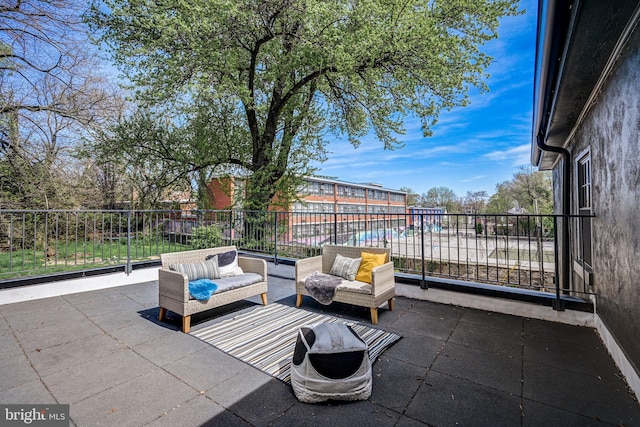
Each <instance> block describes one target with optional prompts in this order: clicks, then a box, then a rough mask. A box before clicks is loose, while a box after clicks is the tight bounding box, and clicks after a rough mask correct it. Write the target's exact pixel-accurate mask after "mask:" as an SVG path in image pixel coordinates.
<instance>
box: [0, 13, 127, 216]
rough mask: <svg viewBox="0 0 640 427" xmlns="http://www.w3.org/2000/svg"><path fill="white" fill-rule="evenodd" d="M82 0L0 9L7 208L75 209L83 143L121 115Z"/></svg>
mask: <svg viewBox="0 0 640 427" xmlns="http://www.w3.org/2000/svg"><path fill="white" fill-rule="evenodd" d="M86 7H87V5H86V3H85V2H82V1H80V0H15V1H2V2H0V203H2V207H4V208H7V207H9V208H61V207H72V206H73V207H76V206H78V204H77V203H76V198H75V195H76V193H75V191H74V186H73V185H70V184H71V183H72V182H73V181H74V177H76V176H77V175H78V174H79V172H78V171H77V169H75V166H78V164H76V163H75V162H74V160H75V158H74V156H73V152H74V150H75V148H77V146H78V145H79V144H80V142H81V138H82V137H83V136H84V135H87V134H88V132H89V130H90V129H92V128H94V127H95V126H99V125H100V124H101V123H103V122H104V120H108V119H109V118H112V117H113V116H114V115H117V112H118V111H119V107H120V103H119V102H118V100H119V98H118V97H117V96H115V92H116V91H115V88H114V87H111V86H110V85H109V84H108V83H107V81H106V80H105V79H104V78H103V77H102V76H100V75H99V73H97V72H96V71H97V70H98V69H99V67H98V65H97V59H96V58H95V57H94V56H93V55H92V45H91V44H90V43H89V39H88V36H87V32H86V26H85V25H84V24H83V22H82V15H83V12H84V11H85V9H86Z"/></svg>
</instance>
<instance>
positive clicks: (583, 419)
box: [0, 264, 640, 427]
mask: <svg viewBox="0 0 640 427" xmlns="http://www.w3.org/2000/svg"><path fill="white" fill-rule="evenodd" d="M269 271H270V277H269V301H270V302H274V301H279V302H281V303H284V304H289V305H294V301H295V298H294V296H293V294H294V282H293V280H292V278H293V267H291V266H285V265H278V266H274V265H272V264H269ZM97 280H99V279H97ZM157 292H158V290H157V282H153V281H152V282H146V283H139V284H135V285H129V286H119V287H114V288H109V289H103V290H95V291H90V292H83V293H75V294H69V295H64V296H57V297H50V298H45V299H37V300H32V301H26V302H18V303H13V304H6V305H0V362H1V364H2V374H1V376H0V403H2V404H9V403H18V404H42V403H45V404H52V403H65V404H70V415H71V425H76V426H147V425H150V426H200V425H212V426H268V425H273V426H314V427H317V426H343V425H344V426H362V425H376V426H419V425H429V426H454V425H467V426H590V425H592V426H596V425H599V426H607V425H615V426H622V425H624V426H633V425H640V407H639V406H638V403H637V401H636V399H635V396H634V395H633V393H631V392H630V391H629V389H628V387H627V384H626V383H625V381H624V379H623V378H622V376H621V374H620V373H619V371H618V369H617V368H616V366H615V364H614V362H613V360H612V358H611V357H610V356H609V354H608V353H607V351H606V349H605V347H604V345H603V343H602V342H601V340H600V339H599V337H598V335H597V334H596V333H595V331H594V330H593V329H590V328H585V327H578V326H569V325H565V324H560V323H552V322H547V321H542V320H534V319H531V318H526V317H518V316H511V315H504V314H496V313H491V312H487V311H481V310H476V309H469V308H462V307H456V306H451V305H445V304H438V303H433V302H427V301H418V300H413V299H409V298H405V297H399V298H397V300H396V307H395V310H394V311H392V312H390V311H387V310H381V312H380V323H379V325H378V327H380V328H383V329H387V330H390V331H392V332H395V333H398V334H400V335H402V337H403V338H402V339H401V340H400V341H399V342H398V343H396V344H395V345H394V346H393V347H391V348H390V349H388V350H387V351H385V352H384V353H383V354H382V355H381V356H380V358H379V359H378V360H377V361H376V363H375V364H374V365H373V393H372V396H371V397H370V398H369V399H368V400H366V401H360V402H350V403H338V402H332V403H325V404H314V405H309V404H304V403H300V402H298V401H297V399H296V398H295V396H294V395H293V392H292V391H291V388H290V387H289V386H288V385H286V384H284V383H282V382H280V381H279V380H276V379H274V378H272V377H270V376H268V375H266V374H263V373H262V372H261V371H259V370H257V369H255V368H253V367H251V366H249V365H247V364H245V363H243V362H241V361H239V360H237V359H235V358H233V357H230V356H228V355H226V354H225V353H223V352H221V351H219V350H218V349H216V348H214V347H212V346H210V345H208V344H206V343H204V342H202V341H200V340H198V339H197V338H195V337H193V336H191V335H186V334H183V333H182V332H180V331H179V325H180V324H181V322H180V319H179V316H177V315H174V314H172V313H170V316H171V317H170V319H169V322H167V323H160V322H158V320H157V315H158V295H157ZM259 302H260V300H259V297H256V298H252V299H250V300H246V301H243V302H240V303H237V304H233V305H230V306H227V307H224V308H222V309H217V310H214V311H212V312H207V313H205V314H203V315H199V316H197V317H194V319H193V321H192V330H197V329H198V328H200V327H203V326H204V325H207V324H210V323H211V322H215V321H219V320H220V319H221V318H224V317H226V316H229V315H232V314H235V313H237V312H238V311H239V310H248V309H250V308H251V307H253V306H255V305H256V304H259ZM302 308H303V309H306V310H314V311H323V312H325V313H327V314H331V315H337V316H342V317H346V318H350V319H353V320H356V321H359V322H362V323H369V322H370V319H369V310H368V309H365V308H357V307H349V306H345V305H340V304H333V305H331V306H322V305H320V304H317V303H315V302H314V301H313V300H311V299H309V298H305V300H304V303H303V307H302ZM34 425H35V424H34Z"/></svg>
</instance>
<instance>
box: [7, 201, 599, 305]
mask: <svg viewBox="0 0 640 427" xmlns="http://www.w3.org/2000/svg"><path fill="white" fill-rule="evenodd" d="M563 220H567V221H569V223H568V224H567V226H568V227H573V228H575V229H580V230H582V229H583V228H584V227H583V223H584V218H581V217H570V218H566V217H562V216H548V215H489V214H482V215H480V214H397V213H393V214H371V213H369V214H367V213H335V212H271V211H268V212H267V211H235V210H234V211H228V210H227V211H94V210H91V211H89V210H87V211H57V210H56V211H54V210H48V211H34V210H23V211H2V210H0V282H2V281H5V280H8V279H15V278H19V277H30V276H42V275H48V274H52V273H58V272H69V271H78V270H89V269H96V268H104V267H114V266H124V270H125V271H127V272H130V271H131V266H132V263H136V262H144V261H153V260H158V259H159V255H160V254H161V253H165V252H176V251H183V250H189V249H194V248H204V247H210V246H215V245H225V244H234V245H236V246H237V247H238V248H239V249H240V250H243V251H248V252H254V253H260V254H268V255H269V256H272V257H273V259H274V260H275V261H276V262H277V261H278V259H281V258H293V259H298V258H304V257H309V256H314V255H317V254H320V253H321V248H322V246H323V245H325V244H338V245H352V246H361V247H372V246H375V247H389V248H391V253H392V258H393V261H394V264H395V266H396V271H397V272H399V273H406V274H410V275H418V276H420V277H421V278H422V280H423V281H426V280H428V279H431V280H433V279H436V278H449V279H458V280H466V281H474V282H480V283H489V284H496V285H501V286H508V287H516V288H524V289H532V290H539V291H548V292H555V291H556V285H555V284H556V282H557V280H556V277H557V275H558V247H559V245H558V235H557V230H558V227H559V224H560V223H561V221H563ZM574 249H575V248H574ZM567 291H568V290H564V292H565V293H566V292H567ZM587 291H588V289H587V288H586V286H584V287H583V288H582V289H572V290H571V291H570V292H571V293H586V292H587Z"/></svg>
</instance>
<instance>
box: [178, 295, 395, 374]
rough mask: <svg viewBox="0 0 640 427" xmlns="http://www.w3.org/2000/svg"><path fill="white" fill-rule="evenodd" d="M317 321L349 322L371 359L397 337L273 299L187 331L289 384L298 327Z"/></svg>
mask: <svg viewBox="0 0 640 427" xmlns="http://www.w3.org/2000/svg"><path fill="white" fill-rule="evenodd" d="M319 322H332V323H333V322H340V323H344V324H346V325H349V326H351V327H352V328H353V330H354V331H356V332H357V333H358V335H360V337H361V338H362V339H363V340H364V341H365V342H366V343H367V345H368V346H369V358H370V359H371V363H373V362H374V361H375V360H376V359H377V358H378V356H379V355H380V354H381V353H382V352H383V351H384V350H385V349H386V348H387V347H389V346H391V345H392V344H394V343H395V342H396V341H398V340H399V339H400V338H401V337H400V335H396V334H393V333H391V332H386V331H383V330H381V329H376V328H372V327H369V326H365V325H361V324H359V323H355V322H351V321H348V320H345V319H339V318H337V317H332V316H327V315H324V314H317V313H312V312H309V311H306V310H304V309H299V308H294V307H289V306H285V305H282V304H277V303H274V304H269V305H267V306H260V307H258V308H255V309H253V310H252V311H250V312H247V313H243V314H239V315H237V316H235V317H233V318H231V319H227V320H223V321H221V322H219V323H216V324H214V325H211V326H207V327H204V328H202V329H198V330H195V331H192V332H190V335H193V336H195V337H197V338H199V339H201V340H203V341H205V342H207V343H209V344H211V345H212V346H214V347H217V348H219V349H220V350H222V351H224V352H225V353H228V354H230V355H232V356H234V357H236V358H238V359H240V360H242V361H243V362H245V363H248V364H250V365H251V366H254V367H256V368H258V369H260V370H262V371H263V372H265V373H267V374H269V375H271V376H273V377H275V378H278V379H279V380H282V381H284V382H286V383H288V384H289V383H290V382H291V380H290V374H289V372H290V369H289V368H290V366H289V365H290V364H291V358H292V356H293V349H294V347H295V344H296V338H297V333H298V330H299V329H300V327H301V326H305V325H312V324H314V323H319Z"/></svg>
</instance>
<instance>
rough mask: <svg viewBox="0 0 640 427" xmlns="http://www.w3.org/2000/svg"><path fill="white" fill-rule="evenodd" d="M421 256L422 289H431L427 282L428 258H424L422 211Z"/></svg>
mask: <svg viewBox="0 0 640 427" xmlns="http://www.w3.org/2000/svg"><path fill="white" fill-rule="evenodd" d="M420 258H421V260H422V269H421V270H422V277H421V279H420V289H429V284H428V283H427V273H426V269H427V266H426V260H425V258H424V213H420Z"/></svg>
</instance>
